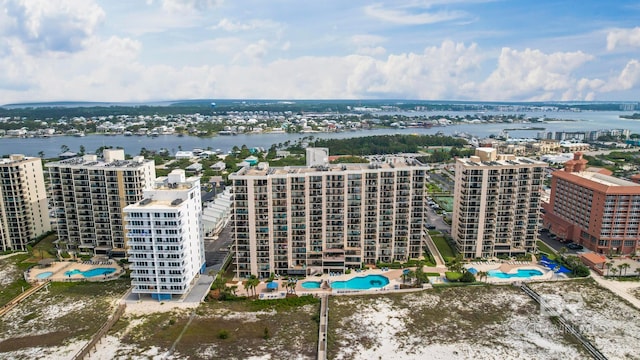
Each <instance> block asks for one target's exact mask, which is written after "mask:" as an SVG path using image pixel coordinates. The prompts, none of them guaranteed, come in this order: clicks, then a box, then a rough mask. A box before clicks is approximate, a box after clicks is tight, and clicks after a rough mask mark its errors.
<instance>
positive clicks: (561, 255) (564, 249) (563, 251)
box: [558, 246, 568, 259]
mask: <svg viewBox="0 0 640 360" xmlns="http://www.w3.org/2000/svg"><path fill="white" fill-rule="evenodd" d="M567 251H568V249H567V248H566V247H565V246H563V247H561V248H560V250H558V254H560V257H561V258H563V259H564V254H566V253H567Z"/></svg>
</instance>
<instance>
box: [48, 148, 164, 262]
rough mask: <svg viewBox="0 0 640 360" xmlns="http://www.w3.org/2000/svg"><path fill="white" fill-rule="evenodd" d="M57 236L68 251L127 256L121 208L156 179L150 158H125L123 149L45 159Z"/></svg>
mask: <svg viewBox="0 0 640 360" xmlns="http://www.w3.org/2000/svg"><path fill="white" fill-rule="evenodd" d="M46 167H47V168H48V170H49V178H50V180H51V199H52V200H53V204H54V206H55V208H56V218H57V225H58V239H59V240H60V243H61V244H62V245H64V246H65V247H66V249H67V250H68V251H72V252H76V253H79V254H84V255H97V254H100V255H109V256H114V257H126V237H125V231H124V222H123V217H124V216H123V214H124V213H123V209H124V207H125V206H127V205H129V204H134V203H136V202H138V201H140V200H142V197H143V190H147V189H150V188H151V186H152V184H153V181H154V180H155V178H156V171H155V166H154V162H153V160H148V159H145V158H144V157H142V156H136V157H134V158H133V159H132V160H125V156H124V150H122V149H107V150H104V152H103V158H102V159H98V157H97V156H96V155H85V156H82V157H77V158H72V159H67V160H61V161H57V162H51V163H47V164H46Z"/></svg>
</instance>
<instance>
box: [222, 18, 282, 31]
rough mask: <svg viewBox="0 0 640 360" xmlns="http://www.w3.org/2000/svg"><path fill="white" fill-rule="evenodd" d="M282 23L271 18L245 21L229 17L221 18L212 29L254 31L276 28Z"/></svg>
mask: <svg viewBox="0 0 640 360" xmlns="http://www.w3.org/2000/svg"><path fill="white" fill-rule="evenodd" d="M279 27H281V25H280V24H278V23H276V22H274V21H270V20H259V19H253V20H248V21H245V22H240V21H233V20H230V19H227V18H224V19H222V20H220V21H219V22H218V23H217V24H216V25H213V26H212V27H211V28H212V29H221V30H224V31H228V32H239V31H254V30H259V29H276V28H279Z"/></svg>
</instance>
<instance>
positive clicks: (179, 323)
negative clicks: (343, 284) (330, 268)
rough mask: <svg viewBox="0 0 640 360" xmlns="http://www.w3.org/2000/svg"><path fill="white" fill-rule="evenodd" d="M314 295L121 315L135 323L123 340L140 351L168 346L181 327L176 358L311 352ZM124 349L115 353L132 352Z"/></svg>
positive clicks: (315, 332) (315, 336)
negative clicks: (189, 310) (133, 315)
mask: <svg viewBox="0 0 640 360" xmlns="http://www.w3.org/2000/svg"><path fill="white" fill-rule="evenodd" d="M314 300H315V301H311V300H310V299H309V298H308V297H300V298H295V297H291V298H288V299H286V300H281V301H282V302H281V303H280V304H278V303H276V300H273V301H261V300H237V301H213V302H208V303H205V304H202V305H201V306H200V307H198V308H197V309H196V310H195V313H193V312H187V311H173V312H171V313H158V314H151V315H146V316H144V317H140V318H136V319H131V318H123V319H121V321H123V322H125V323H126V324H127V325H128V324H134V323H136V324H138V325H136V326H134V327H133V328H131V329H129V331H121V332H120V336H121V342H123V343H124V344H128V345H132V346H133V347H134V348H135V349H137V350H136V351H138V353H142V352H144V351H146V350H148V349H151V348H152V347H159V348H160V349H161V351H166V350H167V349H169V348H170V347H171V346H172V345H173V344H174V342H175V341H176V339H178V337H179V336H180V334H181V333H182V332H183V331H184V333H183V335H182V338H180V341H179V342H178V343H177V344H176V348H175V355H176V357H178V358H189V359H211V358H215V359H243V358H246V357H247V356H248V354H251V355H257V356H258V355H266V354H269V355H270V356H271V358H278V359H289V358H300V357H302V358H315V354H316V350H317V343H318V319H319V316H318V314H319V311H320V306H319V301H318V299H314ZM190 317H193V320H192V321H191V323H190V324H189V319H190ZM116 327H117V328H119V329H124V328H126V326H122V325H118V324H116ZM115 336H118V335H117V334H116V335H115ZM124 351H125V350H121V352H118V353H117V354H116V355H118V356H122V357H129V356H132V355H133V354H131V353H125V352H124Z"/></svg>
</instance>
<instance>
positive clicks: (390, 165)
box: [237, 158, 419, 176]
mask: <svg viewBox="0 0 640 360" xmlns="http://www.w3.org/2000/svg"><path fill="white" fill-rule="evenodd" d="M393 160H394V161H387V162H374V163H368V164H366V163H362V164H329V165H321V166H285V167H268V166H264V167H263V166H257V167H251V168H248V169H245V170H240V171H239V172H238V173H237V174H239V175H245V176H267V175H287V174H311V173H325V172H330V173H344V172H349V171H356V172H358V171H363V170H376V169H379V170H385V169H386V170H392V169H403V168H404V169H408V170H409V169H411V168H414V167H416V166H419V165H418V163H416V162H413V161H410V160H405V159H403V158H394V159H393Z"/></svg>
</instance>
